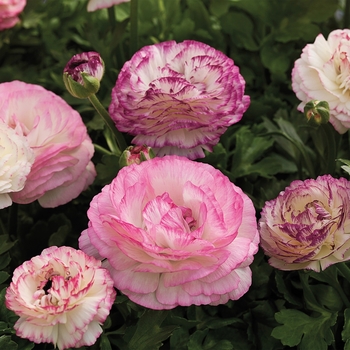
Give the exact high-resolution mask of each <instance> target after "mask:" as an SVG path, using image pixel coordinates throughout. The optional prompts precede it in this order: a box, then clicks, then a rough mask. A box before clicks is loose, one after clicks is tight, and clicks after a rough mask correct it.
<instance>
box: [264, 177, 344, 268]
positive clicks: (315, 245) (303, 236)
mask: <svg viewBox="0 0 350 350" xmlns="http://www.w3.org/2000/svg"><path fill="white" fill-rule="evenodd" d="M259 231H260V236H261V246H262V248H263V249H264V251H265V253H266V254H267V255H268V256H270V257H271V258H270V259H269V263H270V264H271V265H272V266H273V267H276V268H278V269H280V270H299V269H310V270H314V271H317V272H319V271H321V270H324V269H325V268H327V267H328V266H330V265H332V264H335V263H337V262H341V261H346V260H349V259H350V235H349V233H350V182H349V181H348V180H346V179H344V178H340V179H335V178H333V177H332V176H330V175H323V176H319V177H318V178H317V179H316V180H314V179H308V180H305V181H300V180H296V181H293V182H292V183H291V184H290V186H289V187H287V188H286V189H285V190H284V191H283V192H281V193H280V194H279V196H278V197H277V198H275V199H273V200H271V201H268V202H266V203H265V206H264V208H263V210H262V213H261V219H260V220H259Z"/></svg>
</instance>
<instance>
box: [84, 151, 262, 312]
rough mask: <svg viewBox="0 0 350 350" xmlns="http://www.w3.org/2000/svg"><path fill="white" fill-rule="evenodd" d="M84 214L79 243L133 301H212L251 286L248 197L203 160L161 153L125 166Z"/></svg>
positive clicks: (159, 305) (253, 237) (160, 305)
mask: <svg viewBox="0 0 350 350" xmlns="http://www.w3.org/2000/svg"><path fill="white" fill-rule="evenodd" d="M88 217H89V219H90V221H89V227H88V229H87V230H85V231H83V233H82V235H81V237H80V239H79V246H80V248H81V249H82V250H83V251H85V252H87V253H88V254H94V255H95V256H96V257H99V258H101V257H102V258H106V259H108V260H107V262H106V267H107V268H108V269H109V271H110V273H111V276H112V278H113V280H114V285H115V287H116V288H117V289H119V290H120V291H121V292H122V293H124V294H126V295H127V296H128V297H129V298H130V299H131V300H132V301H134V302H135V303H138V304H140V305H143V306H145V307H148V308H151V309H172V308H174V307H176V306H177V305H182V306H189V305H192V304H195V305H202V304H210V305H218V304H223V303H226V302H227V301H228V300H230V299H232V300H236V299H238V298H240V297H241V296H242V295H243V294H245V293H246V292H247V291H248V289H249V287H250V285H251V270H250V267H249V265H250V264H251V263H252V261H253V255H254V254H255V253H256V251H257V249H258V243H259V234H258V231H257V223H256V218H255V210H254V207H253V204H252V201H251V200H250V199H249V198H248V196H247V195H245V194H244V193H243V192H242V190H241V189H240V188H238V187H237V186H235V185H234V184H233V183H231V182H230V181H229V179H228V178H227V177H226V176H224V175H223V174H222V173H221V172H220V171H219V170H217V169H215V168H213V167H212V166H210V165H208V164H204V163H199V162H194V161H191V160H189V159H187V158H184V157H178V156H165V157H162V158H157V157H156V158H153V159H151V160H148V161H147V162H142V163H141V164H138V165H137V164H132V165H130V166H127V167H124V168H122V169H121V170H120V171H119V173H118V175H117V177H116V178H115V179H114V180H113V181H112V183H111V184H110V185H107V186H105V187H104V188H103V189H102V192H101V193H100V194H98V195H96V196H95V197H94V198H93V200H92V202H91V204H90V209H89V210H88Z"/></svg>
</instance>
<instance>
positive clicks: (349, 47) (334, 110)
mask: <svg viewBox="0 0 350 350" xmlns="http://www.w3.org/2000/svg"><path fill="white" fill-rule="evenodd" d="M349 76H350V30H349V29H343V30H340V29H338V30H334V31H333V32H331V33H330V34H329V36H328V39H327V40H326V39H325V38H324V36H323V35H322V34H319V35H318V36H317V38H316V40H315V42H314V43H313V44H308V45H306V46H305V48H304V49H303V53H302V55H301V58H299V59H298V60H296V62H295V64H294V68H293V71H292V87H293V90H294V92H295V93H296V96H297V97H298V98H299V100H300V101H301V103H300V104H299V106H298V109H299V110H300V111H302V110H303V109H304V106H305V104H306V103H307V102H309V101H310V100H319V101H327V102H328V103H329V107H330V120H329V121H330V123H331V124H332V125H333V126H334V128H335V130H337V131H338V132H339V133H341V134H343V133H345V132H346V131H347V130H348V129H349V128H350V78H349Z"/></svg>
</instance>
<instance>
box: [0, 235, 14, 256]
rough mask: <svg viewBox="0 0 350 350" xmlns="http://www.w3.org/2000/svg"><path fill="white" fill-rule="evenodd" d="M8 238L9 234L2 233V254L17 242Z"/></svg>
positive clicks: (0, 242) (0, 239) (0, 249)
mask: <svg viewBox="0 0 350 350" xmlns="http://www.w3.org/2000/svg"><path fill="white" fill-rule="evenodd" d="M8 240H9V237H8V235H0V255H2V254H4V253H6V252H7V251H9V250H10V249H11V248H12V247H13V246H14V245H15V244H16V242H9V241H8Z"/></svg>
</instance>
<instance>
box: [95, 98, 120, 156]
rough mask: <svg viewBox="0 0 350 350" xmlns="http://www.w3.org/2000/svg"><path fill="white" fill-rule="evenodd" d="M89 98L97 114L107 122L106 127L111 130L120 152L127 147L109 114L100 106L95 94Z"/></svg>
mask: <svg viewBox="0 0 350 350" xmlns="http://www.w3.org/2000/svg"><path fill="white" fill-rule="evenodd" d="M89 100H90V102H91V104H92V105H93V106H94V108H95V109H96V111H97V112H98V114H99V115H100V116H101V117H102V119H103V120H104V122H105V123H106V124H107V126H108V128H109V129H110V130H111V132H112V134H113V135H114V137H115V139H116V141H117V143H118V147H119V149H120V151H121V152H123V151H124V149H125V148H126V147H127V146H126V143H125V140H124V137H123V135H122V134H121V133H120V132H119V130H118V129H117V128H116V127H115V125H114V123H113V121H112V119H111V117H110V115H109V114H108V112H107V111H106V109H105V108H104V107H103V106H102V104H101V102H100V101H99V100H98V98H97V97H96V95H91V96H90V97H89Z"/></svg>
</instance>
